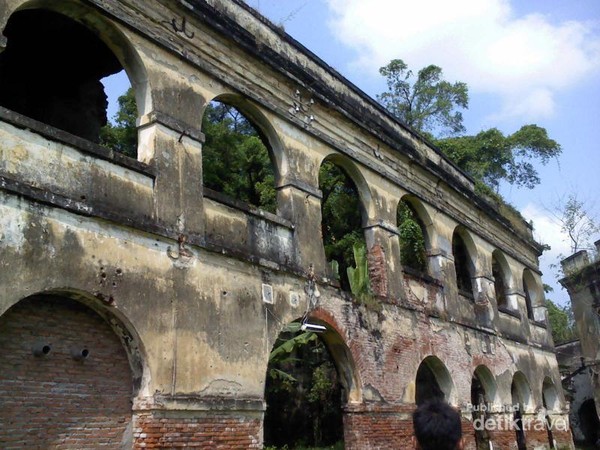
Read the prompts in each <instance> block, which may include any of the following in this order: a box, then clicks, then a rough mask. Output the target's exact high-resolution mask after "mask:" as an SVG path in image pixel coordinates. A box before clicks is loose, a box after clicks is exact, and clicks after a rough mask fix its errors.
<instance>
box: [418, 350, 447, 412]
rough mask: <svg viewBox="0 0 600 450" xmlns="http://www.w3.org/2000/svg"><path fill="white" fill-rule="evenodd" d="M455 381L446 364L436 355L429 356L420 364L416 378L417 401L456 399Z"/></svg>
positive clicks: (419, 403)
mask: <svg viewBox="0 0 600 450" xmlns="http://www.w3.org/2000/svg"><path fill="white" fill-rule="evenodd" d="M453 395H454V383H453V382H452V377H451V376H450V373H449V372H448V369H446V366H445V365H444V363H443V362H442V361H440V360H439V359H438V358H437V357H435V356H428V357H427V358H425V359H424V360H423V361H421V364H420V365H419V368H418V369H417V376H416V379H415V403H416V404H417V405H422V404H423V403H425V402H427V401H429V400H445V401H446V402H448V403H450V404H452V403H453V401H454V398H453Z"/></svg>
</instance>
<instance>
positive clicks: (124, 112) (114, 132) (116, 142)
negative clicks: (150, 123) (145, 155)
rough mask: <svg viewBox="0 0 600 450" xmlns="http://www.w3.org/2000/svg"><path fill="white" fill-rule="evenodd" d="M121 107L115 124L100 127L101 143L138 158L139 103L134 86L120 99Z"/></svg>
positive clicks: (115, 118) (115, 117)
mask: <svg viewBox="0 0 600 450" xmlns="http://www.w3.org/2000/svg"><path fill="white" fill-rule="evenodd" d="M118 102H119V109H118V111H117V113H116V114H115V116H114V125H113V124H112V123H108V124H106V125H105V126H104V127H102V128H101V129H100V145H102V146H104V147H107V148H110V149H112V150H114V151H116V152H119V153H122V154H124V155H125V156H129V157H130V158H137V143H138V142H137V141H138V139H137V128H136V120H137V115H138V112H137V104H136V102H135V92H134V90H133V88H131V87H130V88H129V89H127V92H125V94H123V95H121V96H120V97H119V99H118Z"/></svg>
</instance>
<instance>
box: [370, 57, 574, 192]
mask: <svg viewBox="0 0 600 450" xmlns="http://www.w3.org/2000/svg"><path fill="white" fill-rule="evenodd" d="M379 72H380V73H381V75H383V76H384V77H386V80H387V86H388V90H387V92H384V93H383V94H381V95H379V96H377V98H378V100H379V101H380V102H381V104H382V105H383V106H385V107H386V108H387V109H388V110H389V111H390V112H391V113H392V114H393V115H394V116H396V117H397V118H398V119H400V120H402V121H403V122H405V123H406V124H407V125H409V126H411V127H413V128H415V129H416V130H417V131H420V132H422V133H425V134H428V135H429V137H430V138H431V140H432V141H433V143H434V144H436V145H437V146H438V147H439V148H440V149H441V150H442V152H443V153H445V154H446V155H447V156H448V158H450V160H452V161H453V162H454V163H455V164H456V165H457V166H458V167H460V168H461V169H462V170H464V171H465V172H466V173H468V174H469V175H471V176H472V177H473V178H474V179H475V180H476V182H478V187H479V188H480V189H482V190H484V191H486V190H487V191H489V189H486V187H488V188H490V189H492V190H493V191H496V192H497V191H498V188H499V186H500V183H501V182H502V181H505V182H507V183H510V184H513V185H516V186H519V187H526V188H529V189H531V188H533V187H534V186H536V185H537V184H539V183H540V178H539V174H538V172H537V170H536V169H535V166H534V164H533V161H538V162H540V163H541V164H546V163H547V162H548V161H549V160H550V159H552V158H555V157H557V156H559V155H560V153H561V151H562V150H561V147H560V145H559V144H558V143H557V142H556V141H554V140H553V139H550V138H549V137H548V133H547V131H546V130H545V129H544V128H542V127H539V126H537V125H524V126H522V127H521V128H520V129H519V130H518V131H516V132H515V133H513V134H510V135H508V136H505V135H504V134H503V133H502V132H501V131H499V130H498V129H496V128H491V129H489V130H484V131H481V132H480V133H478V134H476V135H474V136H457V135H458V134H460V133H463V132H464V131H465V127H464V125H463V117H462V114H461V113H460V112H459V111H456V108H467V107H468V101H469V96H468V88H467V85H466V84H465V83H462V82H456V83H454V84H452V83H449V82H447V81H444V80H443V79H442V75H443V74H442V69H440V68H439V67H437V66H434V65H430V66H427V67H425V68H423V69H421V70H420V71H419V72H418V74H417V77H416V79H415V80H414V81H413V78H414V77H413V72H412V71H411V70H409V69H408V67H407V65H406V64H405V63H404V62H403V61H402V60H401V59H394V60H392V61H391V62H390V63H389V64H388V65H387V66H385V67H381V68H380V69H379ZM436 134H437V135H438V136H446V137H445V138H441V137H439V138H437V139H436V138H435V137H434V135H436ZM448 136H452V137H448Z"/></svg>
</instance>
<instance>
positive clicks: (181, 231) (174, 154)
mask: <svg viewBox="0 0 600 450" xmlns="http://www.w3.org/2000/svg"><path fill="white" fill-rule="evenodd" d="M203 142H204V135H203V134H202V132H201V131H199V130H197V129H193V128H192V127H190V126H188V125H186V124H185V123H183V122H181V121H179V120H177V119H174V118H172V117H170V116H168V115H166V114H162V113H160V112H157V111H154V112H152V113H150V114H147V115H145V116H143V117H142V118H141V119H140V126H139V146H138V154H139V155H138V158H139V159H140V160H141V161H143V162H145V163H147V164H149V165H151V166H152V167H154V169H155V171H156V180H155V183H154V215H155V220H156V221H157V222H158V223H159V224H160V225H161V226H164V227H165V228H167V230H169V231H170V232H171V233H173V235H176V236H182V235H183V236H184V237H185V239H186V240H187V241H188V242H193V241H194V240H195V239H200V240H201V236H202V235H203V232H204V218H203V208H202V143H203Z"/></svg>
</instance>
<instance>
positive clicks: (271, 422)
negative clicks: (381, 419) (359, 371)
mask: <svg viewBox="0 0 600 450" xmlns="http://www.w3.org/2000/svg"><path fill="white" fill-rule="evenodd" d="M345 397H346V393H345V392H344V389H343V388H342V384H341V383H340V379H339V376H338V373H337V369H336V367H335V364H334V361H333V359H332V357H331V355H330V353H329V350H328V349H327V347H326V345H325V343H324V342H323V340H322V339H321V338H320V337H319V335H317V334H315V333H310V332H304V331H301V330H300V323H297V322H294V323H291V324H289V325H288V326H287V327H286V328H285V329H284V330H283V331H282V332H281V334H280V335H279V337H278V339H277V341H276V342H275V345H274V347H273V350H272V351H271V355H270V358H269V366H268V369H267V381H266V387H265V399H266V402H267V410H266V412H265V419H264V441H265V446H266V447H275V448H281V447H284V446H286V447H285V448H286V449H290V450H292V449H295V448H299V447H311V448H312V447H327V448H332V446H334V447H333V448H335V449H338V448H339V449H343V448H344V444H343V441H344V427H343V411H342V405H343V404H344V403H345Z"/></svg>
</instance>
